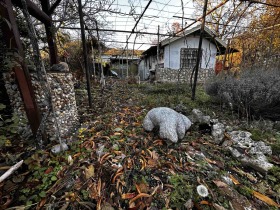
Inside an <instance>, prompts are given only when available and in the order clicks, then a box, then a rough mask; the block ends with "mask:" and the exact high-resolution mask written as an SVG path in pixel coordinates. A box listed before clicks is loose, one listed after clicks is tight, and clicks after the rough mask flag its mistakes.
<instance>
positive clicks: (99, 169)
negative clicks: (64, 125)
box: [0, 80, 280, 210]
mask: <svg viewBox="0 0 280 210" xmlns="http://www.w3.org/2000/svg"><path fill="white" fill-rule="evenodd" d="M76 93H77V103H78V109H79V114H80V120H81V127H80V128H78V129H77V131H76V133H75V134H73V135H72V136H69V139H68V140H70V139H71V141H72V143H71V145H70V150H68V151H66V152H64V153H60V154H58V155H53V154H51V152H50V148H51V146H52V145H53V144H50V145H48V147H47V148H46V149H45V150H41V151H36V150H32V147H24V148H21V149H17V148H18V146H15V147H11V148H6V149H5V148H4V149H3V148H2V149H1V154H2V156H3V157H5V160H6V162H8V163H11V162H13V161H16V160H20V159H21V158H22V159H24V160H25V161H24V165H23V166H22V167H21V168H20V169H19V170H18V171H16V173H15V174H13V175H12V176H11V177H10V178H9V179H7V180H5V181H4V182H2V183H1V184H0V189H1V190H0V192H1V193H0V194H1V196H0V197H1V200H0V205H1V206H0V209H5V208H8V207H15V206H17V208H16V209H24V208H25V209H47V208H48V209H153V210H156V209H218V210H220V209H235V210H239V209H278V208H279V199H280V197H279V194H280V185H279V180H280V167H279V164H280V160H279V156H277V155H278V154H279V152H278V150H279V148H278V147H276V149H277V148H278V150H274V152H273V155H272V156H271V157H269V160H270V161H271V162H272V163H273V164H274V167H273V169H272V170H271V171H269V172H268V173H267V174H261V173H259V172H257V171H254V170H252V169H250V168H246V167H243V166H242V165H241V163H240V162H239V161H238V160H236V159H233V158H232V156H231V155H230V153H229V152H228V151H226V150H225V149H224V148H223V147H221V146H220V145H216V144H215V143H214V141H213V140H212V138H211V135H210V134H209V133H207V132H204V131H200V130H199V129H198V126H196V125H193V127H192V128H191V130H190V131H188V133H187V135H186V137H185V138H184V139H183V140H182V141H181V142H180V143H178V144H167V143H166V142H165V141H164V140H163V139H160V138H159V137H158V135H157V132H156V131H155V132H150V133H148V132H145V131H144V130H143V128H142V120H143V118H144V117H145V114H146V113H147V112H148V111H149V110H150V109H151V108H154V107H158V106H168V107H170V108H175V107H178V105H180V107H184V108H183V109H182V110H181V111H182V112H183V113H184V114H186V115H188V114H190V112H191V110H192V109H193V108H199V109H201V110H202V111H204V112H205V114H209V115H211V116H212V117H213V116H215V118H219V120H222V121H224V122H227V124H229V125H231V126H235V127H239V128H244V129H249V126H247V127H246V125H247V124H246V123H243V121H242V120H239V118H238V117H237V116H236V115H235V114H234V113H233V112H228V111H226V109H222V106H220V105H219V104H215V103H213V102H212V101H211V100H210V98H209V97H208V96H207V95H206V94H205V93H204V92H203V88H202V87H201V86H200V87H199V89H198V92H197V100H196V101H191V100H190V94H191V92H190V88H189V87H188V86H187V85H186V84H182V85H164V84H156V85H152V84H141V85H137V84H127V82H125V81H120V80H109V81H108V82H107V85H106V88H105V89H104V90H100V88H99V86H98V85H93V108H92V109H89V108H88V104H87V100H86V91H85V90H84V89H78V90H77V91H76ZM253 131H254V132H255V133H254V134H253V135H255V136H256V138H257V137H258V138H259V139H262V140H265V141H266V142H267V143H269V142H274V143H275V142H276V143H277V142H278V143H279V141H280V140H279V139H280V138H279V134H277V133H276V134H275V133H274V132H272V131H271V132H261V131H259V130H257V129H255V128H254V129H253ZM277 135H278V136H277ZM225 138H227V137H226V136H225ZM276 143H275V144H276ZM277 145H278V144H277ZM8 151H9V152H8ZM11 151H14V152H11ZM16 151H18V152H16ZM19 151H21V152H19ZM27 151H28V152H27ZM11 153H13V154H11ZM1 162H2V158H1ZM199 185H203V186H205V187H206V188H207V190H208V192H204V194H203V193H201V192H198V191H197V187H198V186H199Z"/></svg>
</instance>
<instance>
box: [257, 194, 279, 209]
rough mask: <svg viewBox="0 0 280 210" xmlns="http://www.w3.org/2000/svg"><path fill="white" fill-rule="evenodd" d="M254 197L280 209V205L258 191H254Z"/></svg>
mask: <svg viewBox="0 0 280 210" xmlns="http://www.w3.org/2000/svg"><path fill="white" fill-rule="evenodd" d="M253 195H254V196H255V197H256V198H258V199H260V200H262V201H263V202H265V203H267V204H268V205H271V206H275V207H279V208H280V205H279V204H278V203H276V202H275V201H274V200H272V199H271V198H269V197H267V196H266V195H263V194H261V193H259V192H257V191H254V190H253Z"/></svg>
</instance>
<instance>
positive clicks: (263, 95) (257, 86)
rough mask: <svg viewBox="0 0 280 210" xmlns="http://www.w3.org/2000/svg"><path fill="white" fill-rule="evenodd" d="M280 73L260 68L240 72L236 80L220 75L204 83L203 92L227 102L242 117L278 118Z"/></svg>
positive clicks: (276, 69)
mask: <svg viewBox="0 0 280 210" xmlns="http://www.w3.org/2000/svg"><path fill="white" fill-rule="evenodd" d="M279 89H280V71H279V69H278V68H272V67H271V68H270V69H265V68H262V67H259V68H252V69H248V70H243V71H241V73H240V76H239V78H236V77H234V76H232V75H219V76H217V77H216V78H213V79H212V80H210V81H209V82H208V83H207V84H206V92H207V93H208V94H209V95H211V96H212V97H215V98H216V99H219V100H221V102H223V103H228V104H231V105H232V106H233V108H235V109H236V110H238V111H239V112H240V113H241V114H242V115H243V116H246V117H248V118H249V117H257V118H260V117H262V118H266V119H271V120H279V119H280V91H279Z"/></svg>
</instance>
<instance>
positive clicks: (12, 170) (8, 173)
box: [0, 160, 23, 183]
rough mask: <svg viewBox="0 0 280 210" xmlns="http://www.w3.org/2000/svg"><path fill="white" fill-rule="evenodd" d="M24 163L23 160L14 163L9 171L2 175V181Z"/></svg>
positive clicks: (0, 178) (0, 180) (0, 179)
mask: <svg viewBox="0 0 280 210" xmlns="http://www.w3.org/2000/svg"><path fill="white" fill-rule="evenodd" d="M22 163H23V160H21V161H19V162H18V163H17V164H15V165H13V166H12V167H11V168H10V169H9V170H8V171H6V172H5V173H4V174H3V175H2V176H1V177H0V183H1V182H3V181H4V180H5V179H6V178H8V177H9V176H10V175H11V174H12V173H13V172H14V171H16V170H17V169H18V168H19V167H20V166H21V165H22Z"/></svg>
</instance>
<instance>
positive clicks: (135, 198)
mask: <svg viewBox="0 0 280 210" xmlns="http://www.w3.org/2000/svg"><path fill="white" fill-rule="evenodd" d="M147 197H150V195H149V194H147V193H140V194H138V195H137V196H135V197H134V198H132V199H131V200H130V201H129V204H132V203H133V202H135V201H136V200H138V199H140V198H147Z"/></svg>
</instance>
